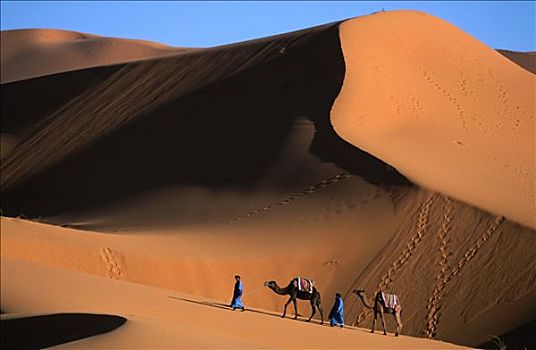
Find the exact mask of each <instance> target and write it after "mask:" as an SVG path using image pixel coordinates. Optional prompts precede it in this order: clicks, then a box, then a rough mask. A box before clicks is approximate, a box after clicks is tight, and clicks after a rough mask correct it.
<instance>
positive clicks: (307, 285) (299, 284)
mask: <svg viewBox="0 0 536 350" xmlns="http://www.w3.org/2000/svg"><path fill="white" fill-rule="evenodd" d="M292 283H294V286H295V287H296V288H298V290H299V291H300V292H307V293H313V287H314V283H315V281H313V280H312V279H308V278H302V277H296V278H295V279H294V280H293V281H292Z"/></svg>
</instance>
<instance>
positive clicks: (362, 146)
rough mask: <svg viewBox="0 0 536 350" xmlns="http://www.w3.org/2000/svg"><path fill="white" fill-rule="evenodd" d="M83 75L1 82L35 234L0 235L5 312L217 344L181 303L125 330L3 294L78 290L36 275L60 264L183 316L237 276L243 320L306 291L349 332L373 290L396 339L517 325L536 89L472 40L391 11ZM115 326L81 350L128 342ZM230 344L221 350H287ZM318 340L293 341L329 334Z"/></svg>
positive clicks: (11, 226)
mask: <svg viewBox="0 0 536 350" xmlns="http://www.w3.org/2000/svg"><path fill="white" fill-rule="evenodd" d="M69 35H71V34H69ZM62 40H67V39H62ZM523 57H524V56H523ZM518 58H519V57H518ZM2 64H3V63H2ZM98 65H99V64H95V65H94V68H89V69H82V70H73V71H68V72H63V73H58V74H52V75H47V76H42V77H38V78H37V77H36V78H34V79H27V80H20V81H12V82H10V83H7V84H2V89H1V94H2V144H3V145H2V146H4V144H6V145H8V146H10V147H9V149H7V148H6V149H7V150H3V151H2V158H3V159H2V165H1V172H2V174H1V175H2V176H1V184H2V212H3V215H7V216H10V217H17V216H19V217H27V218H30V219H32V220H33V221H41V222H43V223H37V222H31V221H27V220H22V219H15V218H5V217H3V218H2V235H1V238H2V242H1V243H2V245H1V248H2V257H3V258H5V259H8V261H12V259H14V260H16V261H17V262H16V263H15V262H10V263H9V264H10V265H9V266H10V267H9V271H11V272H10V273H9V274H8V275H7V277H6V276H5V273H4V270H3V271H2V279H3V280H2V289H3V291H4V288H6V289H5V290H8V289H7V288H9V291H10V293H9V294H7V295H8V296H4V293H2V310H4V309H6V310H7V311H9V312H25V313H28V312H41V311H43V312H59V311H72V312H75V311H76V312H98V313H107V314H121V315H124V316H126V317H127V318H129V320H130V319H134V320H135V322H134V323H135V326H134V328H135V329H136V331H141V330H143V329H145V330H146V332H148V333H147V334H150V333H151V332H156V333H155V334H160V333H161V332H162V330H161V327H167V326H164V325H165V324H168V325H169V327H171V328H172V330H171V331H170V333H171V334H174V335H181V336H183V335H184V334H186V332H188V331H185V329H186V330H188V329H190V328H188V327H190V326H191V327H196V330H195V331H194V332H193V333H191V334H190V336H185V339H187V340H185V341H184V343H183V344H185V345H184V346H185V347H188V346H192V347H202V346H209V345H210V344H207V343H206V342H205V341H206V335H207V334H212V333H211V332H213V331H214V329H215V328H212V327H216V326H215V325H214V324H212V323H210V322H209V323H208V324H207V325H206V328H204V329H203V327H204V326H203V325H199V324H197V323H196V322H197V321H199V322H202V323H203V322H205V323H206V322H208V321H207V319H208V318H212V317H220V314H218V315H216V314H212V313H210V314H209V313H204V311H201V310H203V308H204V307H203V306H202V305H198V304H196V303H191V304H192V305H191V306H188V310H186V309H184V310H183V311H184V312H185V313H188V314H189V313H197V312H201V314H200V316H199V317H198V318H196V320H197V321H195V322H194V324H195V325H188V326H186V324H185V323H182V321H180V322H181V323H177V322H179V321H176V320H174V319H173V317H174V316H173V315H169V314H166V316H163V317H162V318H160V319H158V320H156V321H155V320H154V319H153V320H152V321H147V320H145V321H144V320H140V319H138V318H137V316H136V317H134V318H133V317H129V314H128V312H129V311H128V305H126V306H121V307H119V306H117V307H115V306H113V305H114V303H116V301H115V300H117V299H113V300H114V301H113V302H108V303H105V302H103V303H102V304H101V303H96V304H94V305H95V306H94V307H93V306H92V307H89V305H91V303H93V301H91V300H93V299H91V298H90V297H88V296H87V295H86V294H80V295H84V297H82V302H81V303H80V304H76V305H74V304H72V306H69V307H67V306H66V309H65V310H62V308H61V301H59V300H58V301H57V302H54V303H52V304H51V305H54V306H53V307H52V306H51V307H50V308H48V309H46V310H42V307H43V306H42V305H37V304H34V303H32V302H30V300H31V298H30V297H28V298H26V297H24V298H23V297H17V291H18V290H21V289H22V288H25V287H24V286H25V285H26V283H29V281H31V280H32V277H31V276H33V275H34V274H36V273H37V272H36V271H38V270H39V269H42V270H41V271H42V272H39V273H43V274H47V275H48V274H49V273H50V274H53V275H54V276H55V277H54V278H57V279H63V278H65V279H69V280H71V278H73V279H76V278H81V277H74V276H75V275H76V274H74V272H67V271H64V272H63V273H60V272H54V273H52V272H47V271H49V270H48V269H49V267H55V268H57V267H61V268H63V269H69V270H76V271H79V272H85V273H90V274H95V275H100V276H102V277H108V278H110V279H120V280H125V281H131V282H137V283H141V284H146V285H151V286H156V287H160V288H166V289H170V290H175V291H179V292H181V293H187V294H190V295H193V296H196V297H195V298H194V297H188V299H189V300H197V301H199V300H202V298H209V299H213V300H219V301H226V300H227V299H228V298H229V288H230V286H231V285H232V276H233V275H234V274H236V273H240V274H241V275H242V276H243V277H244V280H245V283H246V288H247V289H246V294H248V293H249V292H251V294H248V295H247V296H246V303H247V306H249V307H255V308H260V309H267V310H272V311H278V312H279V311H281V308H282V304H283V303H284V301H285V298H282V297H279V296H276V295H275V294H273V293H271V292H270V291H268V290H267V289H266V288H264V287H263V286H262V284H263V282H264V281H266V280H270V279H275V280H277V281H278V282H280V283H281V284H284V283H287V282H288V281H289V280H290V279H291V278H293V277H295V276H298V275H302V276H308V277H312V278H314V279H315V280H316V281H317V282H318V288H319V290H320V292H321V293H322V296H323V305H324V309H325V312H326V314H327V312H328V310H329V308H330V306H331V303H332V300H333V296H334V294H335V292H337V291H338V292H341V293H342V294H343V296H344V299H345V301H346V317H347V323H354V322H355V321H356V320H357V321H359V324H360V326H367V327H368V326H369V325H370V322H371V315H370V313H367V312H366V311H365V310H364V309H363V306H362V305H361V304H360V303H359V302H358V301H357V299H356V297H355V295H352V293H351V291H352V290H353V289H354V288H365V289H366V290H367V292H368V293H369V294H370V293H372V292H373V291H375V290H377V289H382V290H387V291H392V292H394V293H397V294H398V295H399V296H400V298H401V300H402V304H403V307H404V312H403V321H404V329H403V331H402V334H404V335H411V336H425V337H430V338H435V339H441V340H444V341H450V342H455V343H459V344H465V345H471V346H476V345H478V344H481V343H483V342H485V341H486V340H487V339H488V335H489V334H499V335H500V334H503V333H507V332H509V331H511V330H514V329H516V328H518V327H520V326H523V325H525V324H528V322H530V321H531V320H532V317H533V315H534V314H535V312H536V304H535V303H534V300H535V298H534V296H535V292H536V291H535V285H536V275H535V273H534V271H536V268H535V267H536V266H535V261H536V260H535V258H534V252H533V251H534V249H533V247H535V246H536V235H535V232H534V225H535V222H534V221H533V214H534V203H531V202H530V200H531V198H532V200H533V199H534V198H533V196H534V186H532V187H531V184H532V185H533V184H534V174H535V172H534V161H535V160H534V134H531V132H530V131H531V130H534V108H535V107H534V98H535V93H534V74H532V73H530V72H529V71H527V70H525V69H523V68H521V67H520V66H518V65H516V64H515V63H513V62H511V61H509V60H508V59H506V58H505V57H503V56H501V55H500V54H498V53H497V52H496V51H494V50H492V49H491V48H488V47H486V46H484V45H483V44H481V43H479V42H478V41H477V40H476V39H474V38H472V37H470V36H469V35H467V34H465V33H463V32H462V31H460V30H458V29H456V28H454V27H452V26H451V25H449V24H447V23H445V22H443V21H441V20H439V19H436V18H433V17H431V16H428V15H425V14H422V13H417V12H406V11H401V12H393V13H390V12H389V13H379V14H374V15H371V16H366V17H362V18H356V19H353V20H350V21H346V22H343V23H342V24H340V25H339V24H337V23H336V24H331V25H326V26H321V27H317V28H312V29H307V30H303V31H299V32H295V33H288V34H284V35H279V36H275V37H270V38H264V39H259V40H254V41H249V42H244V43H239V44H235V45H227V46H222V47H215V48H209V49H199V50H195V51H191V52H183V53H178V54H174V55H171V56H167V57H160V58H153V59H150V60H142V61H137V62H130V63H122V64H115V65H107V66H100V67H96V66H98ZM79 68H82V67H79ZM423 72H425V73H426V74H424V73H423ZM29 98H32V103H25V102H26V101H27V100H28V99H29ZM4 101H5V103H4ZM453 101H454V102H453ZM517 107H519V108H517ZM516 121H519V122H518V123H519V125H517V126H516V125H511V123H512V122H514V124H515V122H516ZM332 123H333V125H332ZM506 126H508V127H506ZM6 136H7V137H6ZM2 148H4V147H2ZM367 152H370V153H367ZM408 179H410V180H411V181H410V180H408ZM45 223H47V224H45ZM59 226H64V227H59ZM23 260H25V261H27V260H30V261H32V262H34V263H37V264H36V265H35V266H33V265H25V264H26V263H23V262H22V261H23ZM30 266H33V267H30ZM44 266H48V267H46V268H45V267H44ZM18 270H20V271H21V273H20V277H17V278H16V279H15V278H14V277H13V276H15V274H16V271H18ZM6 271H8V270H6ZM50 271H52V270H50ZM10 281H13V286H12V285H10ZM15 281H16V283H15ZM95 281H97V280H95ZM99 281H100V280H99ZM104 282H105V281H104ZM104 282H95V283H96V284H97V283H99V285H100V284H101V283H103V284H102V288H103V290H106V289H108V288H115V287H112V285H111V284H109V285H106V286H104ZM80 283H82V282H80ZM84 283H85V282H84ZM88 283H90V282H88ZM91 283H93V282H91ZM75 284H76V283H75ZM4 285H6V287H4ZM73 288H74V287H73ZM140 288H141V287H140ZM47 293H48V294H47V295H50V296H51V297H54V298H56V297H57V296H56V294H57V291H54V290H52V289H50V290H49V291H48V292H47ZM73 293H74V294H75V295H77V293H82V292H80V291H79V290H76V291H73ZM87 298H89V299H87ZM184 298H186V297H184ZM84 300H85V301H84ZM117 303H118V305H123V304H121V303H120V302H117ZM140 303H141V304H143V305H148V304H147V300H144V301H143V302H140ZM144 303H145V304H144ZM65 305H68V304H67V302H66V304H65ZM8 306H9V307H8ZM182 307H186V306H182ZM300 310H301V311H300V313H301V314H302V315H308V313H309V306H308V305H307V304H306V303H303V304H300ZM218 312H220V311H219V310H218ZM263 312H264V311H263ZM134 314H135V313H134ZM222 315H223V314H222ZM232 315H233V316H232V320H233V321H236V322H243V321H242V320H241V319H240V318H239V317H241V316H246V315H247V313H246V314H243V315H242V314H238V313H237V314H236V315H235V314H232ZM138 316H139V315H138ZM154 317H155V316H154V315H152V316H151V317H150V318H154ZM221 317H227V316H221ZM229 317H231V316H229ZM246 317H250V316H246ZM206 318H207V319H206ZM270 319H271V318H270ZM202 320H204V321H202ZM237 320H238V321H237ZM247 320H249V319H247ZM146 321H147V322H146ZM230 321H231V320H230ZM272 321H273V322H272ZM276 321H277V322H283V323H276ZM155 322H156V323H155ZM251 322H253V324H256V325H257V326H256V327H257V328H258V327H264V326H266V327H269V329H272V328H270V327H280V326H281V327H285V326H282V325H285V324H286V323H285V322H290V321H287V320H285V321H282V320H279V319H275V318H274V319H273V320H270V321H269V322H270V325H269V326H268V324H267V323H265V321H264V320H261V319H260V318H259V319H254V320H253V319H251ZM387 322H388V327H389V329H390V330H392V329H393V327H394V324H393V323H392V320H391V319H389V318H387ZM246 323H247V322H246ZM128 324H129V322H127V324H126V326H123V327H122V328H121V329H123V328H124V329H125V332H126V333H125V334H132V333H129V332H132V331H130V330H129V331H126V329H127V328H125V327H128ZM240 324H242V323H240ZM308 326H311V327H313V328H317V327H316V326H314V325H305V324H299V326H298V325H296V326H291V327H293V328H292V332H296V333H292V334H302V335H303V337H305V338H306V337H308V336H309V332H315V331H314V330H310V329H309V328H307V327H308ZM183 327H187V328H183ZM198 327H201V328H202V329H201V330H200V329H199V328H198ZM294 327H296V328H294ZM254 328H255V327H254ZM121 329H119V330H117V331H114V332H112V333H110V335H109V336H108V335H106V336H101V337H99V338H97V339H101V340H98V342H100V341H102V343H98V342H97V343H98V344H99V346H103V347H105V346H106V344H113V345H117V346H119V344H122V345H121V346H125V345H124V344H125V343H122V342H123V341H125V338H124V337H123V336H121V335H117V337H118V338H115V339H116V340H114V338H113V337H114V336H113V334H114V333H117V334H120V333H119V332H121ZM180 329H182V330H180ZM273 329H275V328H273ZM277 329H279V328H277ZM289 329H290V328H289ZM321 329H323V328H321ZM325 331H338V330H331V329H327V328H326V329H325ZM348 331H349V332H351V331H352V330H348ZM354 331H355V330H354ZM159 332H160V333H159ZM228 332H229V330H228V329H226V330H218V331H216V333H218V334H219V335H220V336H222V334H223V336H222V337H221V338H218V339H219V340H218V341H217V342H216V343H217V344H220V346H221V347H258V346H269V347H270V346H281V347H297V345H296V343H292V342H287V343H285V342H283V343H273V342H270V341H268V340H267V339H265V338H264V336H262V335H259V334H257V335H247V336H245V335H242V334H233V335H232V338H233V339H232V340H229V339H228V338H227V337H228V336H229V333H228ZM301 332H303V333H301ZM321 332H322V333H319V334H321V335H318V337H317V338H311V339H313V340H311V341H312V343H311V344H313V343H314V344H317V346H319V347H323V346H327V344H329V342H330V341H331V340H330V339H332V337H333V334H336V333H329V332H328V333H324V330H322V331H321ZM345 332H346V331H345ZM253 333H255V332H253ZM300 336H301V335H300ZM348 337H349V338H347V337H346V336H344V337H343V338H341V340H340V341H341V343H340V344H341V345H340V346H342V347H344V346H348V347H353V346H352V345H350V344H354V340H355V339H354V338H353V337H354V335H349V336H348ZM377 337H379V338H381V336H379V335H378V336H377ZM117 339H119V340H117ZM166 339H168V338H165V339H163V340H162V346H166V344H169V343H167V342H168V341H171V340H169V339H176V338H173V337H171V338H169V339H168V340H166ZM237 339H238V340H237ZM360 339H361V338H360ZM370 339H374V340H371V341H372V343H367V342H368V341H369V340H367V341H365V343H364V344H365V345H364V346H365V347H367V345H366V344H372V345H370V347H375V346H379V347H402V348H403V347H407V348H414V347H417V346H420V345H417V344H420V343H405V340H404V341H402V340H401V341H400V342H398V343H397V342H396V340H393V342H391V340H386V342H385V343H382V341H381V340H378V343H375V341H376V338H370ZM393 339H394V338H393ZM108 341H110V343H107V342H108ZM359 341H361V340H359ZM363 341H364V340H363ZM216 343H214V344H216ZM80 344H82V345H81V346H89V343H86V345H83V344H84V343H80ZM140 344H144V343H143V342H142V343H140ZM322 344H324V345H322ZM337 344H339V343H337ZM345 344H346V345H345ZM382 344H383V345H382ZM423 344H428V343H423ZM108 346H110V345H108ZM311 346H312V345H311ZM423 346H424V347H427V345H423ZM430 346H432V345H430Z"/></svg>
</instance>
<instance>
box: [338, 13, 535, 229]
mask: <svg viewBox="0 0 536 350" xmlns="http://www.w3.org/2000/svg"><path fill="white" fill-rule="evenodd" d="M386 23H387V24H386ZM372 33H373V34H372ZM438 37H439V38H440V39H438ZM341 38H342V40H341V43H342V49H343V53H344V55H345V61H346V76H345V81H344V85H343V88H342V90H341V93H340V94H339V96H338V97H337V101H336V102H335V105H334V108H333V110H332V121H333V125H334V127H335V130H337V132H338V134H339V135H341V136H342V137H343V138H344V139H345V140H347V141H349V142H351V143H352V144H354V145H356V146H357V147H359V148H361V149H364V150H365V151H367V152H370V153H372V154H374V155H375V156H377V157H379V158H381V159H383V160H384V161H386V162H388V163H389V164H391V165H393V166H394V167H396V168H397V169H398V170H399V171H400V172H402V173H403V174H405V175H406V176H407V177H408V178H410V179H411V180H412V181H414V182H416V183H418V184H420V185H422V186H424V187H427V188H430V189H433V190H436V191H440V192H442V193H445V194H448V195H450V196H452V197H454V198H457V199H460V200H462V201H464V202H467V203H470V204H472V205H474V206H477V207H479V208H482V209H485V210H488V211H490V212H493V213H495V214H498V215H504V216H506V217H508V218H509V219H512V220H514V221H516V222H519V223H521V224H523V225H526V226H528V227H531V228H536V215H535V214H534V213H536V198H535V193H534V192H535V188H536V186H534V185H535V183H536V177H535V174H536V171H535V162H536V159H535V157H534V156H535V154H534V150H535V149H536V145H535V134H534V126H535V119H534V118H535V117H534V116H535V106H536V100H535V98H536V84H535V82H536V76H535V75H534V74H531V73H529V72H527V71H525V70H523V69H521V68H519V67H518V66H517V65H515V64H513V63H512V62H510V61H509V60H507V59H505V58H504V57H503V56H501V55H499V54H498V53H496V52H495V51H493V50H490V49H489V47H487V46H485V45H484V44H482V43H481V42H479V41H478V40H476V39H475V38H473V37H471V36H469V35H467V34H465V33H463V32H462V31H461V30H459V29H457V28H456V27H454V26H452V25H450V24H448V23H446V22H443V21H441V20H439V19H437V18H434V17H432V16H429V15H426V14H424V13H419V12H392V13H380V14H377V15H374V16H369V17H365V18H360V19H357V20H353V21H348V22H345V23H344V24H342V25H341ZM423 47H425V48H426V50H422V48H423ZM394 57H396V59H393V58H394ZM447 61H448V62H447Z"/></svg>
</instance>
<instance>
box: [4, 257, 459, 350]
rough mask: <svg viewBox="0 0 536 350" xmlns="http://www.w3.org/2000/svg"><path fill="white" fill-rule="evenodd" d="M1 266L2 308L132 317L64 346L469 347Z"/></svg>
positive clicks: (15, 264) (21, 265) (31, 267)
mask: <svg viewBox="0 0 536 350" xmlns="http://www.w3.org/2000/svg"><path fill="white" fill-rule="evenodd" d="M1 266H2V273H1V276H2V284H1V285H2V303H3V304H2V307H4V306H5V307H6V308H7V309H8V310H9V309H17V310H20V311H21V312H26V313H27V312H35V311H36V310H39V312H42V313H44V312H46V313H50V312H56V310H62V311H64V312H80V310H85V311H86V312H99V313H100V312H103V311H104V310H107V312H113V313H116V314H120V315H124V316H125V317H126V318H127V319H128V320H127V322H126V323H125V324H124V325H123V326H121V327H120V328H118V329H116V330H114V331H112V332H109V333H106V334H103V335H98V336H95V337H91V338H88V339H83V340H80V341H76V342H71V343H66V344H65V345H64V346H63V347H64V348H75V349H88V348H91V349H111V348H113V349H125V348H126V349H147V348H151V349H161V348H167V349H170V348H173V349H178V348H179V349H199V348H205V349H206V348H211V349H214V348H217V349H223V348H225V349H227V348H231V349H263V348H271V349H273V348H278V349H281V348H283V349H297V348H308V349H325V348H333V347H336V348H338V349H378V348H380V349H385V348H399V349H463V347H461V346H456V345H453V344H448V343H444V342H438V341H430V340H426V339H417V338H411V337H406V336H401V337H398V338H395V337H393V336H389V337H384V336H380V335H373V334H368V331H367V330H365V329H356V328H346V329H339V328H336V329H334V328H331V327H329V325H327V324H324V326H320V325H318V323H316V322H313V323H306V322H303V321H301V320H300V321H294V320H290V319H285V320H282V319H281V318H280V317H279V315H278V314H274V313H272V312H269V311H266V310H262V309H250V310H249V311H246V312H243V313H242V312H238V311H236V312H232V311H230V310H229V309H226V308H225V306H224V304H223V305H222V303H221V302H220V301H214V300H207V299H205V298H199V297H194V296H191V295H187V294H184V293H178V292H175V291H170V290H165V289H157V288H152V287H147V286H141V285H136V284H132V283H126V282H123V281H114V280H106V279H104V278H100V277H95V276H89V275H86V274H82V273H76V272H72V271H67V270H61V269H56V268H50V267H44V266H40V265H36V264H32V263H28V262H24V261H18V260H12V259H6V258H2V264H1ZM7 281H9V283H6V282H7ZM21 291H23V292H21Z"/></svg>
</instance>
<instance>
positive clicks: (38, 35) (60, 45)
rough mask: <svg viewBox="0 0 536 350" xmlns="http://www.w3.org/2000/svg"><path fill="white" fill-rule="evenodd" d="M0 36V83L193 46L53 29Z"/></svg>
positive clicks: (178, 50)
mask: <svg viewBox="0 0 536 350" xmlns="http://www.w3.org/2000/svg"><path fill="white" fill-rule="evenodd" d="M1 39H2V40H1V51H0V52H1V59H0V61H1V62H2V64H1V72H2V74H1V77H0V82H1V83H2V84H4V83H9V82H13V81H17V80H24V79H30V78H35V77H39V76H43V75H49V74H54V73H60V72H66V71H69V70H76V69H83V68H90V67H97V66H103V65H109V64H117V63H123V62H129V61H137V60H143V59H148V58H155V57H161V56H167V55H172V54H177V53H180V52H185V51H189V50H195V49H187V48H180V47H171V46H167V45H164V44H160V43H156V42H151V41H146V40H132V39H121V38H108V37H101V36H98V35H93V34H86V33H79V32H73V31H67V30H57V29H20V30H6V31H2V33H1Z"/></svg>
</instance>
